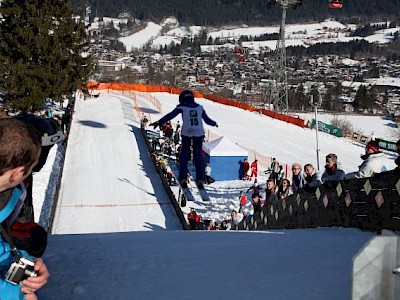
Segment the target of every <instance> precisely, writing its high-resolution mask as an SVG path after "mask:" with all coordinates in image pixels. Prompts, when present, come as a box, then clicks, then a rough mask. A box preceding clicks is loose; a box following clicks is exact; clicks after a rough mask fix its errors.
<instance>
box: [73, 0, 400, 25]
mask: <svg viewBox="0 0 400 300" xmlns="http://www.w3.org/2000/svg"><path fill="white" fill-rule="evenodd" d="M268 2H269V0H202V1H192V0H190V1H189V0H169V1H165V0H113V1H109V0H89V1H88V0H71V3H72V4H73V5H74V6H75V7H76V8H77V10H78V13H79V14H81V15H83V14H84V11H85V9H84V8H85V6H87V5H90V6H91V11H92V15H91V17H92V18H93V17H96V16H97V17H105V16H107V17H118V16H120V15H121V14H124V13H125V14H126V13H128V14H130V15H131V16H132V17H133V18H137V19H140V20H144V21H154V22H160V21H161V20H162V19H163V18H165V17H168V16H174V17H176V18H177V19H178V21H179V22H180V23H181V24H189V25H202V26H221V25H238V24H243V23H244V24H248V25H271V24H276V23H279V21H280V19H281V8H280V6H279V5H272V6H270V5H268ZM269 6H270V7H269ZM399 8H400V0H344V5H343V8H341V9H330V8H329V7H328V0H302V4H301V5H299V6H297V7H296V8H290V9H289V10H288V13H287V23H297V22H307V21H323V20H325V19H327V18H334V19H336V20H339V21H343V22H354V23H367V22H374V21H383V20H388V21H397V22H398V21H399V20H400V9H399ZM398 23H400V22H398Z"/></svg>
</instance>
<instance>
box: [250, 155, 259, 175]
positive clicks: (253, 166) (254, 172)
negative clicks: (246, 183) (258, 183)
mask: <svg viewBox="0 0 400 300" xmlns="http://www.w3.org/2000/svg"><path fill="white" fill-rule="evenodd" d="M257 162H258V160H257V159H255V160H254V161H253V162H252V163H251V166H250V168H251V175H250V180H252V179H253V176H254V178H255V179H257V173H258V164H257Z"/></svg>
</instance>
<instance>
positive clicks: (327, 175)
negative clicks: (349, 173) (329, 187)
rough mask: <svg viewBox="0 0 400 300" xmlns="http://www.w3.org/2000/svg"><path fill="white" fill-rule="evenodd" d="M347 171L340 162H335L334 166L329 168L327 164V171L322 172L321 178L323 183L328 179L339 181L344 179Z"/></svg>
mask: <svg viewBox="0 0 400 300" xmlns="http://www.w3.org/2000/svg"><path fill="white" fill-rule="evenodd" d="M345 175H346V173H345V172H344V171H343V169H342V167H341V165H340V164H334V165H333V167H332V168H327V167H326V166H325V171H324V173H323V174H322V177H321V180H322V183H325V182H328V181H339V180H343V179H344V177H345Z"/></svg>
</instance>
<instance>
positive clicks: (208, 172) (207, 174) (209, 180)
mask: <svg viewBox="0 0 400 300" xmlns="http://www.w3.org/2000/svg"><path fill="white" fill-rule="evenodd" d="M211 172H212V169H211V166H210V164H207V165H206V168H205V171H204V173H205V183H206V184H211V183H213V182H215V180H214V178H212V177H211Z"/></svg>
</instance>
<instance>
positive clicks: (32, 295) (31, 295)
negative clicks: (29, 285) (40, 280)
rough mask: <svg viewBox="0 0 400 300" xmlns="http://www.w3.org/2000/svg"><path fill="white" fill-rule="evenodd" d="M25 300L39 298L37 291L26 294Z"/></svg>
mask: <svg viewBox="0 0 400 300" xmlns="http://www.w3.org/2000/svg"><path fill="white" fill-rule="evenodd" d="M25 300H38V297H37V296H36V294H35V293H31V294H26V295H25Z"/></svg>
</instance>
